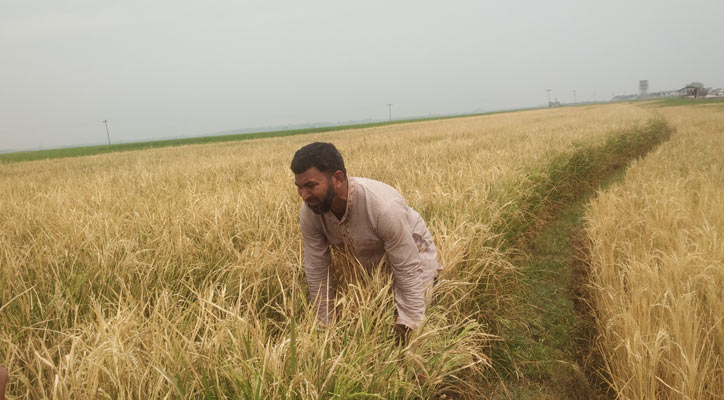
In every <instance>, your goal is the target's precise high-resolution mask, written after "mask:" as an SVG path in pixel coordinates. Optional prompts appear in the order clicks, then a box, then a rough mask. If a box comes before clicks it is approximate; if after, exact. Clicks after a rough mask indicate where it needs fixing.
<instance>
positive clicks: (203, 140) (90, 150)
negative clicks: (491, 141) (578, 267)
mask: <svg viewBox="0 0 724 400" xmlns="http://www.w3.org/2000/svg"><path fill="white" fill-rule="evenodd" d="M524 110H527V109H518V110H505V111H494V112H488V113H479V114H460V115H449V116H443V117H430V118H414V119H405V120H396V121H386V122H371V123H367V124H353V125H339V126H324V127H316V128H305V129H288V130H279V131H269V132H256V133H240V134H233V135H216V136H202V137H193V138H184V139H169V140H155V141H147V142H132V143H122V144H111V145H99V146H82V147H69V148H63V149H51V150H35V151H21V152H15V153H5V154H0V164H2V163H10V162H19V161H34V160H45V159H51V158H66V157H81V156H90V155H95V154H104V153H115V152H121V151H133V150H146V149H156V148H161V147H172V146H184V145H192V144H208V143H221V142H235V141H241V140H249V139H264V138H271V137H282V136H292V135H302V134H307V133H322V132H333V131H345V130H350V129H363V128H374V127H379V126H386V125H397V124H406V123H410V122H422V121H433V120H445V119H452V118H466V117H476V116H482V115H491V114H503V113H508V112H517V111H524Z"/></svg>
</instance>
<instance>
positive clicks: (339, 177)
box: [332, 170, 345, 186]
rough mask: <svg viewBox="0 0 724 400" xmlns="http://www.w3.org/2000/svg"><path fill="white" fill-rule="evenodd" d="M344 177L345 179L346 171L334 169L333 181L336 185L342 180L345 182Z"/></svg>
mask: <svg viewBox="0 0 724 400" xmlns="http://www.w3.org/2000/svg"><path fill="white" fill-rule="evenodd" d="M344 179H345V176H344V172H342V171H340V170H337V171H334V173H333V174H332V182H334V185H335V186H337V185H341V184H342V182H344Z"/></svg>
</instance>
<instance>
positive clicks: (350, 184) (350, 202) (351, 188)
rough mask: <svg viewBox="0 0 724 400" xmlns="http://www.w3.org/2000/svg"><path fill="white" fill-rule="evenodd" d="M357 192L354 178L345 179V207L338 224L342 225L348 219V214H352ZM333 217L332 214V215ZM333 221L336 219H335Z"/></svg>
mask: <svg viewBox="0 0 724 400" xmlns="http://www.w3.org/2000/svg"><path fill="white" fill-rule="evenodd" d="M356 192H357V183H355V180H354V178H351V177H347V206H346V207H345V210H344V214H343V215H342V218H341V219H340V220H339V223H340V224H341V223H344V222H345V221H347V219H348V218H349V215H350V213H351V212H352V211H351V210H352V207H354V200H355V194H356ZM330 213H331V211H330ZM332 215H334V214H332ZM335 219H337V218H336V217H335Z"/></svg>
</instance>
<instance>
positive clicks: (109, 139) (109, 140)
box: [101, 119, 111, 146]
mask: <svg viewBox="0 0 724 400" xmlns="http://www.w3.org/2000/svg"><path fill="white" fill-rule="evenodd" d="M101 122H103V123H104V124H105V125H106V136H108V145H109V146H110V144H111V134H110V133H108V120H107V119H104V120H103V121H101Z"/></svg>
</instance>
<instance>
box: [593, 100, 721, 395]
mask: <svg viewBox="0 0 724 400" xmlns="http://www.w3.org/2000/svg"><path fill="white" fill-rule="evenodd" d="M658 112H660V113H661V114H662V115H664V117H665V118H666V119H667V120H668V121H670V123H671V124H672V126H674V127H675V129H676V130H677V133H676V134H675V135H674V136H673V137H672V139H671V140H670V141H668V142H667V143H664V144H663V145H661V147H659V149H658V150H657V151H655V152H653V153H651V154H649V155H648V156H647V157H646V158H644V159H642V160H640V161H639V162H636V163H634V164H633V165H632V166H631V168H630V169H629V170H628V172H627V173H626V177H625V180H624V181H623V182H622V183H621V184H620V185H615V186H613V187H611V188H610V189H609V190H607V191H605V192H604V193H602V194H601V195H600V196H598V198H597V199H596V200H595V201H594V202H593V204H592V206H591V209H590V211H589V212H588V216H587V219H588V226H587V230H588V232H589V236H590V238H591V242H590V245H591V254H592V272H591V278H592V282H591V283H592V286H593V290H592V291H593V293H594V295H593V303H594V304H595V306H594V308H595V311H596V316H597V319H598V325H599V332H600V339H599V341H598V343H597V347H598V348H599V349H600V351H601V353H602V354H603V356H604V360H605V366H606V368H605V371H606V374H607V376H608V379H609V380H610V383H611V385H612V387H613V388H615V391H616V393H617V394H618V395H619V398H621V399H653V398H682V399H715V398H719V399H720V398H722V396H724V325H723V320H724V289H723V288H724V241H722V233H724V155H723V153H722V149H724V104H722V103H718V104H705V105H700V106H697V107H663V108H660V109H659V110H658Z"/></svg>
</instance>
